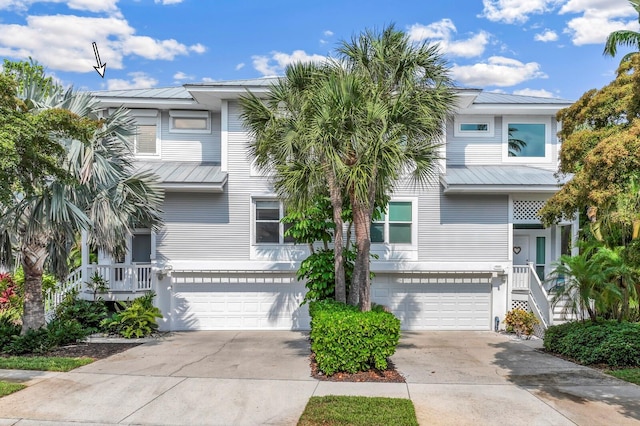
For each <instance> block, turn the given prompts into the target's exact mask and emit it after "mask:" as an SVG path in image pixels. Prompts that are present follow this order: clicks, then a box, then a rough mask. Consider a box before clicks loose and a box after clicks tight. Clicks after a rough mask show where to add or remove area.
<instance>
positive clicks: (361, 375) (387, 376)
mask: <svg viewBox="0 0 640 426" xmlns="http://www.w3.org/2000/svg"><path fill="white" fill-rule="evenodd" d="M309 360H310V365H311V377H313V378H314V379H316V380H322V381H328V382H383V383H406V382H405V380H404V376H402V374H400V373H399V372H398V371H397V370H396V367H395V365H393V362H391V361H390V360H388V362H387V365H388V367H387V369H386V370H376V369H371V370H369V371H361V372H358V373H335V374H333V375H331V376H327V375H325V374H324V373H323V372H322V371H319V370H318V364H317V363H316V355H315V354H314V353H313V352H312V353H311V355H310V356H309Z"/></svg>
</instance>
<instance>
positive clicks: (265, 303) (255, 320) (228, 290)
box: [171, 277, 309, 330]
mask: <svg viewBox="0 0 640 426" xmlns="http://www.w3.org/2000/svg"><path fill="white" fill-rule="evenodd" d="M287 279H288V280H290V281H291V282H290V283H269V282H268V279H262V280H261V281H262V282H257V280H256V279H255V278H253V279H245V280H244V282H243V280H242V279H241V278H233V279H229V280H228V281H233V282H216V283H207V282H206V277H205V278H202V277H199V278H198V282H197V283H190V282H188V278H183V282H177V283H174V285H173V298H172V300H173V308H172V313H171V314H172V323H173V326H172V328H173V329H174V330H230V329H245V330H249V329H254V330H260V329H283V330H291V329H302V330H305V329H308V328H309V311H308V307H307V305H304V306H303V307H300V302H302V299H303V297H304V285H303V284H302V283H298V282H296V281H295V278H291V277H289V278H287ZM247 281H251V282H247ZM265 281H267V282H265Z"/></svg>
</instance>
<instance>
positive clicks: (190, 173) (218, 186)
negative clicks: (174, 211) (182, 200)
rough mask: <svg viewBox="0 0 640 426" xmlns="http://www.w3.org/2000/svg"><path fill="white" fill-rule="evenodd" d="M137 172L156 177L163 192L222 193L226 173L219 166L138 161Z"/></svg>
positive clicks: (212, 164)
mask: <svg viewBox="0 0 640 426" xmlns="http://www.w3.org/2000/svg"><path fill="white" fill-rule="evenodd" d="M136 166H137V170H138V171H150V172H152V173H154V174H156V175H157V176H158V178H159V179H160V182H162V184H161V186H162V188H163V189H164V190H165V191H168V192H172V191H188V192H224V186H225V184H226V183H227V173H226V172H223V171H222V169H221V168H220V165H219V164H216V163H197V162H189V161H138V162H136Z"/></svg>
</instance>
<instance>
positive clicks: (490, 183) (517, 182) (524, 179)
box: [440, 165, 571, 193]
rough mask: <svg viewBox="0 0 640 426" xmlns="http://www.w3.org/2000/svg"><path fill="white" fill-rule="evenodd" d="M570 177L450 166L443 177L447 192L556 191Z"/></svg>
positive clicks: (534, 170) (518, 168)
mask: <svg viewBox="0 0 640 426" xmlns="http://www.w3.org/2000/svg"><path fill="white" fill-rule="evenodd" d="M570 178H571V177H570V176H564V177H561V178H559V179H558V178H556V176H555V173H554V172H553V171H551V170H546V169H540V168H537V167H531V166H525V165H498V166H447V170H446V173H444V174H442V175H441V176H440V182H441V183H442V185H443V186H444V192H445V193H447V192H448V193H454V192H484V193H495V192H503V193H504V192H517V191H522V192H555V191H557V190H558V189H559V187H560V186H561V185H562V184H564V183H566V182H567V181H568V180H569V179H570Z"/></svg>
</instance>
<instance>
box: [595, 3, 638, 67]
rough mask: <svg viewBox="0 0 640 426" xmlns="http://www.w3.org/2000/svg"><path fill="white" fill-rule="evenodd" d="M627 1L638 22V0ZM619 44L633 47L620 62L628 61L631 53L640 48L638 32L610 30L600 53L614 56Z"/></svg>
mask: <svg viewBox="0 0 640 426" xmlns="http://www.w3.org/2000/svg"><path fill="white" fill-rule="evenodd" d="M629 3H630V4H631V6H633V8H634V9H635V10H636V12H637V13H638V22H640V0H629ZM619 46H627V47H632V48H634V49H635V51H633V52H630V53H627V54H626V55H625V56H623V58H622V60H621V62H625V61H628V60H629V59H630V58H631V55H633V54H634V53H637V52H638V51H639V50H640V33H638V32H636V31H631V30H618V31H614V32H612V33H611V34H609V36H608V37H607V41H606V42H605V44H604V51H603V52H602V54H603V55H605V56H611V57H613V56H616V53H618V47H619Z"/></svg>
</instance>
